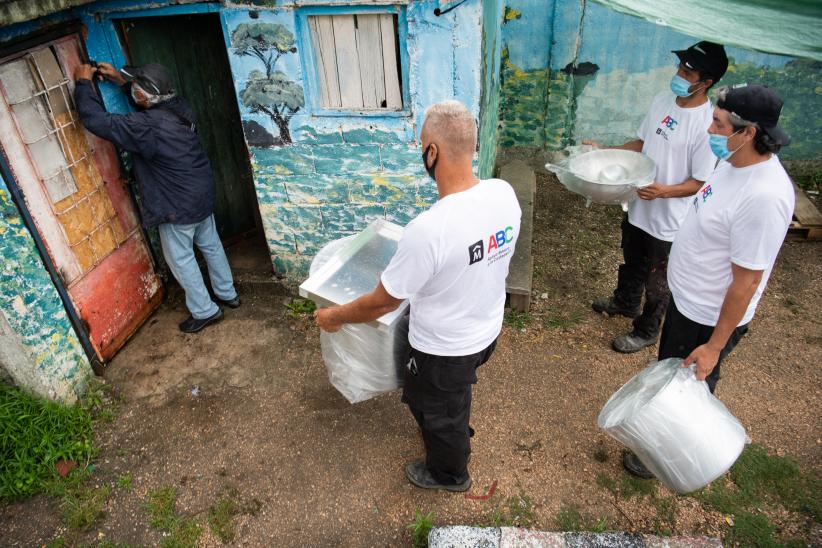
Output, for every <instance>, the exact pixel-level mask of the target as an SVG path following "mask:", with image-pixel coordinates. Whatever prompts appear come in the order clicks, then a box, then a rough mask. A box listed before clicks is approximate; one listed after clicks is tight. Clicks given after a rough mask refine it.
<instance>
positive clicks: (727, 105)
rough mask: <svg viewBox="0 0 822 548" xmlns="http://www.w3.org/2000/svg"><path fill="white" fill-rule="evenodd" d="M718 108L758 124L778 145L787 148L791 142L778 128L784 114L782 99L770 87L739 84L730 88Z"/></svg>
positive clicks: (718, 103) (717, 104) (719, 102)
mask: <svg viewBox="0 0 822 548" xmlns="http://www.w3.org/2000/svg"><path fill="white" fill-rule="evenodd" d="M720 95H722V94H720ZM716 106H718V107H719V108H721V109H722V110H727V111H729V112H733V113H734V114H736V115H737V116H739V117H740V118H742V119H743V120H747V121H748V122H756V124H757V125H758V126H759V127H760V128H761V129H762V131H764V132H765V133H767V134H768V135H769V136H770V137H771V139H773V140H774V141H775V142H776V144H778V145H781V146H785V145H788V144H790V142H791V138H790V137H789V136H788V134H787V133H785V131H784V130H783V129H782V128H780V127H778V126H777V124H778V123H779V115H780V114H781V113H782V99H780V98H779V95H777V94H776V92H775V91H774V90H772V89H771V88H769V87H768V86H763V85H760V84H738V85H736V86H732V87H729V88H728V91H727V92H726V93H725V94H724V96H723V97H722V98H721V99H719V100H718V101H717V102H716Z"/></svg>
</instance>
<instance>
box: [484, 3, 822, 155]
mask: <svg viewBox="0 0 822 548" xmlns="http://www.w3.org/2000/svg"><path fill="white" fill-rule="evenodd" d="M506 13H508V14H509V15H510V14H513V16H509V17H506V18H505V23H504V25H503V31H502V32H503V40H504V50H503V66H502V90H501V101H500V103H501V105H502V106H501V109H500V118H501V121H502V129H501V132H500V146H502V147H511V146H530V147H546V148H549V149H558V148H563V147H565V146H567V145H568V144H573V143H574V142H577V141H579V140H581V139H584V138H593V139H596V140H599V141H601V142H603V143H609V144H616V143H620V142H624V141H625V140H628V139H631V138H633V136H634V134H635V131H636V128H637V127H638V125H639V123H640V122H641V120H642V117H643V116H644V114H645V109H646V108H647V106H648V105H650V103H651V101H652V99H653V97H654V96H655V95H656V94H657V93H660V92H662V91H665V90H667V89H668V83H669V81H670V78H671V75H672V74H673V72H674V71H675V65H676V59H675V57H674V56H673V54H671V53H670V50H672V49H681V48H684V47H687V46H688V45H690V44H692V43H694V42H695V41H697V40H698V38H694V37H690V36H686V35H683V34H681V33H678V32H676V31H673V30H671V29H670V28H668V27H663V26H657V25H654V24H652V23H648V22H646V21H644V20H642V19H639V18H636V17H632V16H629V15H625V14H622V13H619V12H616V11H613V10H611V9H609V8H607V7H604V6H602V5H599V4H597V3H595V2H582V3H580V2H578V1H576V0H551V1H547V2H546V1H544V0H509V1H508V7H507V12H506ZM518 14H522V16H521V17H517V16H516V15H518ZM649 44H652V46H651V47H649ZM727 51H728V56H729V58H730V60H731V65H730V67H729V70H728V73H727V74H726V76H725V78H724V79H723V81H722V82H721V83H720V85H725V84H733V83H739V82H742V81H758V82H760V83H764V84H766V85H770V86H772V87H773V88H775V89H776V90H777V91H778V92H779V93H780V95H781V96H782V97H783V99H784V100H785V107H784V110H783V115H782V116H783V118H782V120H783V124H784V126H785V127H786V129H787V130H788V132H789V133H790V134H791V135H792V137H793V143H792V144H791V146H789V147H787V148H785V149H784V150H783V152H781V153H780V156H782V157H784V158H793V159H811V158H815V157H816V156H818V154H819V150H820V148H822V130H820V128H819V126H818V124H807V123H806V122H805V120H808V119H816V118H815V117H816V116H819V115H820V114H822V112H820V111H822V92H820V90H822V64H821V63H819V62H818V61H810V60H802V59H792V58H789V57H784V56H777V55H768V54H763V53H758V52H752V51H747V50H743V49H739V48H733V47H729V48H727ZM534 113H537V114H536V115H534ZM808 116H811V118H808Z"/></svg>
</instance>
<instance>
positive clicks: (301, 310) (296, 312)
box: [285, 299, 317, 318]
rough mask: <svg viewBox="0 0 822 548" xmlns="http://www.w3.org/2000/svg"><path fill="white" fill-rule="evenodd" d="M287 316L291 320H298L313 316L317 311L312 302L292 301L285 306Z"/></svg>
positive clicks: (304, 300)
mask: <svg viewBox="0 0 822 548" xmlns="http://www.w3.org/2000/svg"><path fill="white" fill-rule="evenodd" d="M285 307H286V308H287V309H288V313H289V315H291V316H292V317H293V318H300V317H302V316H308V315H310V314H313V313H314V311H315V310H317V305H316V303H314V301H311V300H309V299H292V300H291V302H290V303H288V304H286V305H285Z"/></svg>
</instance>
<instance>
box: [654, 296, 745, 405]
mask: <svg viewBox="0 0 822 548" xmlns="http://www.w3.org/2000/svg"><path fill="white" fill-rule="evenodd" d="M713 332H714V326H712V325H702V324H701V323H696V322H695V321H693V320H689V319H688V318H686V317H685V316H683V315H682V313H681V312H680V311H679V310H678V309H677V307H676V302H674V300H673V299H671V304H670V306H669V307H668V314H667V315H666V316H665V324H664V325H663V326H662V335H661V336H660V338H659V355H658V356H657V359H659V360H664V359H666V358H682V359H683V360H684V359H685V358H687V357H688V355H689V354H690V353H691V352H693V351H694V350H695V349H696V347H698V346H701V345H703V344H705V343H707V342H708V340H710V338H711V335H712V334H713ZM747 332H748V324H745V325H740V326H739V327H737V328H736V329H734V331H733V333H731V336H730V338H729V339H728V342H727V344H725V348H723V349H722V351H721V352H720V353H719V360H718V361H717V362H716V367H714V370H713V371H711V374H710V375H708V377H707V378H706V379H705V382H707V383H708V388H710V389H711V394H713V392H714V390H716V383H717V382H719V365H720V364H721V363H722V360H724V359H725V357H726V356H727V355H728V354H730V353H731V350H733V349H734V347H735V346H736V345H737V343H739V341H740V340H741V339H742V337H743V336H745V333H747Z"/></svg>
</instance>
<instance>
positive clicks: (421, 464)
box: [405, 460, 471, 493]
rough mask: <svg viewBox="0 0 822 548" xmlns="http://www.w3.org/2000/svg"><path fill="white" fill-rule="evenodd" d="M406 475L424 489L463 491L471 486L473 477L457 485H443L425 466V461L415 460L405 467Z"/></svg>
mask: <svg viewBox="0 0 822 548" xmlns="http://www.w3.org/2000/svg"><path fill="white" fill-rule="evenodd" d="M405 477H406V478H408V481H410V482H411V483H413V484H414V485H416V486H417V487H422V488H423V489H445V490H446V491H455V492H459V493H461V492H463V491H468V490H469V489H470V488H471V478H470V477H469V478H468V479H467V480H465V481H464V482H462V483H457V484H455V485H442V484H441V483H439V482H438V481H437V480H435V479H434V477H433V476H432V475H431V472H429V471H428V468H426V467H425V461H421V460H415V461H414V462H412V463H409V464H408V465H407V466H406V467H405Z"/></svg>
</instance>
